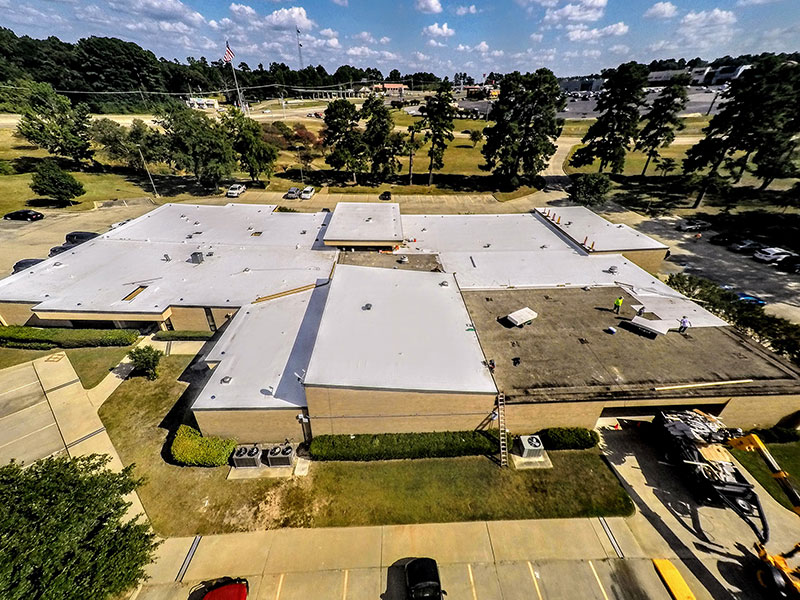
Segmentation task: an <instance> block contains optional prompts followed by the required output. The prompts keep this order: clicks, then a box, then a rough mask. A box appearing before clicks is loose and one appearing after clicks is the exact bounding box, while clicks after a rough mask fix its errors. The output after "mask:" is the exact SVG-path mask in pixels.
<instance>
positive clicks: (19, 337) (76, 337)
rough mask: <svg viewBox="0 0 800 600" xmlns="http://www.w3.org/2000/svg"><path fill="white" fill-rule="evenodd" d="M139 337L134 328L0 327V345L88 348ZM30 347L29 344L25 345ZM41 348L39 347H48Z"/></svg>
mask: <svg viewBox="0 0 800 600" xmlns="http://www.w3.org/2000/svg"><path fill="white" fill-rule="evenodd" d="M138 337H139V332H138V331H137V330H136V329H59V328H55V327H53V328H46V329H42V328H39V327H22V326H19V325H9V326H5V327H0V346H9V347H16V348H19V347H20V346H18V345H17V346H10V344H50V346H49V348H53V347H59V348H89V347H96V346H130V345H131V344H133V343H134V342H135V341H136V340H137V339H138ZM26 347H30V346H26ZM49 348H41V349H43V350H44V349H49Z"/></svg>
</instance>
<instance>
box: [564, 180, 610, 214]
mask: <svg viewBox="0 0 800 600" xmlns="http://www.w3.org/2000/svg"><path fill="white" fill-rule="evenodd" d="M609 191H611V181H610V180H609V178H608V175H606V174H605V173H579V174H578V175H575V176H573V178H572V186H571V187H570V188H569V198H570V200H572V201H573V202H576V203H578V204H583V205H584V206H595V205H597V204H602V203H603V202H605V201H606V196H607V195H608V192H609Z"/></svg>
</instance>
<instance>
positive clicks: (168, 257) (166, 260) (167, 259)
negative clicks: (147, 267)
mask: <svg viewBox="0 0 800 600" xmlns="http://www.w3.org/2000/svg"><path fill="white" fill-rule="evenodd" d="M171 260H172V259H171V258H170V256H169V254H166V253H164V262H169V261H171Z"/></svg>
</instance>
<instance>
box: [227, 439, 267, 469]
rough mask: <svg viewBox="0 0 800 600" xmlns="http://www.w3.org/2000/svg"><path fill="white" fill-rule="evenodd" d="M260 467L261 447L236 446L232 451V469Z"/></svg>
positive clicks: (256, 445)
mask: <svg viewBox="0 0 800 600" xmlns="http://www.w3.org/2000/svg"><path fill="white" fill-rule="evenodd" d="M259 465H261V446H259V445H258V444H255V445H253V446H236V448H235V449H234V451H233V466H234V467H237V468H239V467H258V466H259Z"/></svg>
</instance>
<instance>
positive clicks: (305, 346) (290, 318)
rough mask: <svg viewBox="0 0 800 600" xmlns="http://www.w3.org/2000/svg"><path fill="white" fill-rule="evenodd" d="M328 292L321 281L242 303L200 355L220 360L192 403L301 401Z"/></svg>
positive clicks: (229, 405) (216, 406) (204, 406)
mask: <svg viewBox="0 0 800 600" xmlns="http://www.w3.org/2000/svg"><path fill="white" fill-rule="evenodd" d="M327 292H328V286H321V287H318V288H315V289H313V290H311V291H307V292H300V293H297V294H292V295H290V296H284V297H282V298H276V299H274V300H269V301H266V302H260V303H258V304H251V305H248V306H244V307H242V309H241V310H240V311H239V312H238V313H237V314H236V316H235V317H234V318H233V320H232V321H231V323H230V324H229V325H228V327H227V328H226V330H225V332H224V333H223V334H222V337H221V338H220V339H219V341H218V342H217V343H216V345H215V346H214V348H213V349H212V351H211V352H210V353H209V354H208V355H207V356H206V358H205V360H206V362H218V363H219V364H218V365H217V367H216V368H215V369H214V370H213V371H212V372H211V378H210V379H209V381H208V383H207V384H206V386H205V387H204V388H203V390H202V391H201V392H200V394H199V395H198V396H197V399H196V400H195V402H194V404H193V405H192V409H193V410H230V409H264V408H292V407H297V408H300V407H304V406H306V395H305V391H304V389H303V384H302V382H301V380H302V377H303V375H304V374H305V370H306V367H307V366H308V361H309V359H310V358H311V350H312V348H313V347H314V340H315V339H316V337H317V330H318V328H319V321H320V318H321V317H322V310H323V308H324V306H325V298H326V297H327ZM227 377H230V381H228V383H223V378H227Z"/></svg>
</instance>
